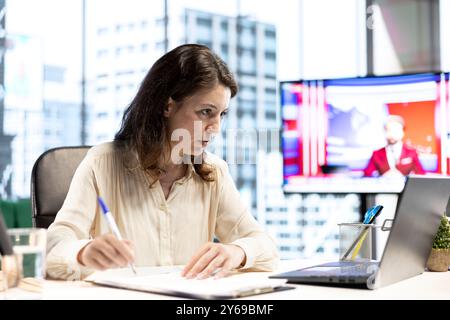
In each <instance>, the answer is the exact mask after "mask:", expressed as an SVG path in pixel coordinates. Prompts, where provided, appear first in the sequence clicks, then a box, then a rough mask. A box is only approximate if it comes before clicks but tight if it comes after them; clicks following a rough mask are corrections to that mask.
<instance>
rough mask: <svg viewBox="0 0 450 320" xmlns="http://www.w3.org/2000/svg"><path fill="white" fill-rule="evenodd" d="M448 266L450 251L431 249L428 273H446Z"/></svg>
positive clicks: (449, 263)
mask: <svg viewBox="0 0 450 320" xmlns="http://www.w3.org/2000/svg"><path fill="white" fill-rule="evenodd" d="M449 265H450V249H431V253H430V257H429V258H428V262H427V268H428V270H429V271H438V272H444V271H448V266H449Z"/></svg>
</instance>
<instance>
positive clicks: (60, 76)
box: [44, 65, 66, 83]
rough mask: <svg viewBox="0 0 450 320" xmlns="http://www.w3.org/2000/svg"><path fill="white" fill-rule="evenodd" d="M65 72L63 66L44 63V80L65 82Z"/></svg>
mask: <svg viewBox="0 0 450 320" xmlns="http://www.w3.org/2000/svg"><path fill="white" fill-rule="evenodd" d="M65 72H66V69H65V68H63V67H59V66H51V65H44V81H49V82H57V83H63V82H64V75H65Z"/></svg>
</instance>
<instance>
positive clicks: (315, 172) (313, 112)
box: [280, 73, 450, 193]
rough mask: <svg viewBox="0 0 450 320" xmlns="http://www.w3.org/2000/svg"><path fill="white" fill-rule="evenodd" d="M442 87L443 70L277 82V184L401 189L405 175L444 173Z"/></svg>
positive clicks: (449, 149) (305, 188)
mask: <svg viewBox="0 0 450 320" xmlns="http://www.w3.org/2000/svg"><path fill="white" fill-rule="evenodd" d="M449 92H450V85H449V74H448V73H425V74H409V75H397V76H380V77H375V76H374V77H359V78H345V79H328V80H301V81H289V82H281V84H280V93H281V108H282V110H281V111H282V112H281V115H282V122H283V129H282V153H283V175H284V190H285V191H286V192H361V193H372V192H373V193H378V192H400V191H401V190H402V189H403V185H404V176H406V175H409V174H445V175H447V174H449V173H450V170H449V155H450V121H449V119H450V107H449ZM393 116H394V117H393ZM392 119H397V120H398V119H400V120H399V121H400V122H401V125H400V128H401V130H402V138H401V139H399V142H400V143H392V141H391V140H389V141H390V142H388V139H389V137H390V134H388V127H389V126H390V125H388V122H389V121H390V120H392ZM388 145H389V147H386V146H388ZM394 150H397V151H394ZM391 151H392V152H391ZM390 169H394V170H390Z"/></svg>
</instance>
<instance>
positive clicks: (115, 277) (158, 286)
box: [85, 267, 295, 300]
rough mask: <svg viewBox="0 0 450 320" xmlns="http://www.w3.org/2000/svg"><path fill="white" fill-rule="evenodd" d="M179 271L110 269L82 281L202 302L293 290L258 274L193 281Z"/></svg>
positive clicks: (178, 269) (242, 274) (157, 268)
mask: <svg viewBox="0 0 450 320" xmlns="http://www.w3.org/2000/svg"><path fill="white" fill-rule="evenodd" d="M180 271H181V269H180V268H173V267H172V268H171V267H141V268H138V269H137V276H135V275H133V274H132V273H131V270H129V269H126V268H124V269H110V270H107V271H102V272H96V273H94V274H93V275H91V276H89V277H88V278H86V279H85V281H88V282H92V283H94V284H96V285H101V286H106V287H111V288H119V289H126V290H134V291H140V292H148V293H155V294H162V295H167V296H175V297H181V298H188V299H205V300H211V299H236V298H243V297H248V296H253V295H259V294H266V293H271V292H279V291H284V290H290V289H294V288H295V287H293V286H287V285H286V282H287V280H286V279H269V278H268V277H261V273H260V272H258V276H257V277H252V276H251V274H248V273H247V274H246V273H243V272H237V273H235V274H232V275H230V276H228V277H225V278H221V279H213V278H207V279H204V280H196V279H185V278H183V277H181V275H180Z"/></svg>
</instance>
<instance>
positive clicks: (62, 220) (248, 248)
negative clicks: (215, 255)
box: [46, 142, 278, 280]
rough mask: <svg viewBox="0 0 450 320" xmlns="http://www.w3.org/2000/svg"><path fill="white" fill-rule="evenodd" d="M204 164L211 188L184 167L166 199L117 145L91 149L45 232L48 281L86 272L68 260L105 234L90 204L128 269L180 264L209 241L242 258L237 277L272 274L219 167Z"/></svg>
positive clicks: (272, 257)
mask: <svg viewBox="0 0 450 320" xmlns="http://www.w3.org/2000/svg"><path fill="white" fill-rule="evenodd" d="M205 161H206V162H207V163H209V164H210V165H212V166H214V167H215V168H216V175H215V176H216V178H215V181H213V182H206V181H204V180H202V179H201V178H200V176H198V175H197V174H196V172H195V170H194V168H193V166H192V165H189V168H188V170H187V173H186V175H185V176H184V177H183V178H181V179H179V180H177V181H175V182H174V184H173V186H172V189H171V190H170V193H169V196H168V198H167V199H166V198H165V197H164V193H163V190H162V188H161V185H160V184H159V181H155V182H154V183H152V182H153V181H151V178H149V176H148V175H147V174H145V172H144V170H142V169H141V167H140V166H139V161H138V158H137V156H136V153H135V152H133V151H130V150H129V149H127V148H126V147H125V146H124V145H123V144H121V143H117V142H110V143H105V144H101V145H98V146H95V147H93V148H91V149H90V150H89V152H88V153H87V155H86V157H85V158H84V160H83V161H82V162H81V164H80V165H79V167H78V169H77V170H76V172H75V175H74V177H73V180H72V182H71V185H70V189H69V192H68V194H67V197H66V199H65V201H64V204H63V206H62V208H61V210H60V211H59V212H58V214H57V216H56V219H55V221H54V222H53V224H52V225H51V226H50V227H49V229H48V243H47V258H46V259H47V260H46V262H47V274H48V276H50V277H51V278H59V279H72V280H76V279H82V278H84V277H86V276H87V275H89V274H90V273H92V272H93V271H94V270H92V269H89V268H87V267H84V266H81V265H80V264H79V263H78V262H77V260H76V256H77V253H78V252H79V250H80V249H81V248H82V247H83V246H85V245H86V244H87V242H89V241H90V239H93V238H95V237H97V236H99V235H102V234H105V233H109V232H110V229H109V227H108V225H107V224H106V221H105V219H104V217H102V213H101V210H100V207H99V205H98V201H97V197H98V196H101V197H102V198H103V199H104V201H105V203H106V204H107V205H108V207H109V209H110V211H111V213H112V215H113V216H114V219H115V220H116V223H117V225H118V227H119V230H120V232H121V234H122V237H123V238H124V239H128V240H130V241H131V242H132V243H133V245H134V250H135V265H136V266H163V265H181V264H186V263H187V262H188V261H189V259H190V258H191V257H192V256H193V255H194V253H196V251H197V250H198V249H199V248H200V247H201V246H202V245H204V244H205V243H206V242H208V241H213V240H214V238H215V237H216V238H217V239H218V240H219V241H220V242H221V243H228V244H235V245H238V246H240V247H241V248H242V249H243V250H244V251H245V254H246V263H245V266H243V268H244V269H247V268H252V269H257V270H272V269H273V268H274V267H275V265H276V263H277V261H278V254H277V250H276V246H275V243H274V241H273V240H272V238H271V237H270V236H268V235H267V234H266V233H265V232H264V231H263V230H262V228H261V227H260V226H259V225H258V223H257V222H256V221H255V219H254V218H253V216H252V215H251V214H250V212H249V210H248V208H247V207H246V206H245V205H244V204H243V203H242V201H241V200H240V197H239V192H238V191H237V189H236V187H235V185H234V183H233V181H232V178H231V176H230V175H229V173H228V167H227V165H226V163H225V162H224V161H223V160H221V159H219V158H218V157H216V156H214V155H212V154H210V153H208V154H207V156H206V159H205Z"/></svg>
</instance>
